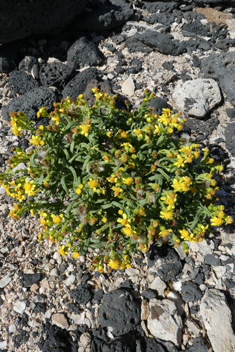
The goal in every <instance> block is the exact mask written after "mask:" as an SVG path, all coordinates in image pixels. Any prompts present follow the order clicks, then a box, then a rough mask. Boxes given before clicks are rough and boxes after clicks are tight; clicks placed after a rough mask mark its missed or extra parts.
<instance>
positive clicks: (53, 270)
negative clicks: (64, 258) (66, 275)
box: [50, 268, 58, 276]
mask: <svg viewBox="0 0 235 352" xmlns="http://www.w3.org/2000/svg"><path fill="white" fill-rule="evenodd" d="M50 275H51V276H58V269H57V268H53V269H52V270H51V271H50Z"/></svg>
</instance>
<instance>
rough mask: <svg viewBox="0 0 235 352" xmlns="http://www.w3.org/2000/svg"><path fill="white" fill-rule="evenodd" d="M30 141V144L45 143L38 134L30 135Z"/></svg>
mask: <svg viewBox="0 0 235 352" xmlns="http://www.w3.org/2000/svg"><path fill="white" fill-rule="evenodd" d="M30 143H32V144H34V145H36V146H38V145H39V144H40V145H44V144H45V142H44V141H42V138H41V137H39V136H32V139H31V140H30Z"/></svg>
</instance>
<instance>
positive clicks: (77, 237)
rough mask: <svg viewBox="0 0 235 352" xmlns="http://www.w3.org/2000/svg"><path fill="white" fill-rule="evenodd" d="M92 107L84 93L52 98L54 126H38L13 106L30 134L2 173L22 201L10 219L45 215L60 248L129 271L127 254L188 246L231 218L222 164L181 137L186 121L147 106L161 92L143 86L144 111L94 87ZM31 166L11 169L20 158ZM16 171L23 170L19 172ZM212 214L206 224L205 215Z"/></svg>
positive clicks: (16, 129)
mask: <svg viewBox="0 0 235 352" xmlns="http://www.w3.org/2000/svg"><path fill="white" fill-rule="evenodd" d="M93 92H94V95H95V98H96V102H95V105H93V106H92V107H89V106H88V103H87V102H86V100H85V99H84V97H83V95H82V94H81V95H79V97H78V99H77V100H72V101H71V100H70V99H69V98H66V99H65V100H63V99H62V100H61V102H60V103H54V107H55V110H54V112H51V113H50V114H48V113H47V111H46V108H45V107H43V108H41V109H40V110H39V112H38V113H37V116H38V117H39V118H40V117H49V118H50V119H51V120H50V124H49V125H48V126H46V127H45V126H43V125H40V126H39V128H36V127H34V125H33V123H32V122H30V121H29V120H28V119H27V117H26V115H25V114H24V113H23V112H20V113H11V114H10V116H11V125H12V130H13V133H14V134H15V135H17V136H21V129H28V130H30V131H31V134H32V139H31V140H30V142H31V143H32V148H31V150H30V151H28V153H27V152H26V151H24V150H21V149H20V148H18V147H17V148H14V155H13V156H12V157H11V159H10V160H9V161H8V163H9V164H10V168H9V169H8V170H6V171H5V173H2V174H0V180H1V181H0V182H1V184H2V185H3V187H5V190H6V192H7V194H8V195H10V196H11V197H13V198H16V199H17V200H18V202H17V203H15V204H14V205H13V209H12V210H11V211H10V216H11V217H13V218H14V219H18V218H19V217H20V216H21V215H22V213H23V212H25V211H27V210H30V212H31V214H32V215H38V216H40V222H41V225H42V229H43V232H42V233H41V234H40V235H39V240H41V239H42V238H43V239H45V238H47V239H50V240H51V241H53V242H57V241H62V245H61V246H60V248H59V252H60V254H61V255H64V254H67V253H68V251H69V250H70V251H71V252H72V253H73V257H74V258H77V257H78V256H79V255H84V254H85V253H86V252H87V250H88V249H89V248H91V249H92V250H93V252H96V254H97V255H94V259H93V263H92V266H91V269H92V270H94V269H95V268H97V269H98V270H99V271H100V272H103V271H104V270H108V271H110V270H111V269H124V268H125V267H129V266H130V264H131V256H132V254H133V253H138V252H139V251H142V252H146V251H148V248H149V246H150V245H151V244H153V243H157V244H158V245H161V244H162V243H164V242H166V241H168V242H169V243H170V244H171V245H173V246H179V245H180V244H181V243H182V245H183V248H184V249H185V250H187V244H186V243H185V241H192V242H194V241H201V240H202V239H203V237H204V235H205V231H206V230H208V231H212V226H219V225H221V224H223V223H224V222H225V223H226V224H227V223H231V222H232V218H231V217H229V216H226V215H225V213H224V212H223V210H224V206H223V205H215V203H216V202H217V200H218V198H216V190H218V187H217V186H216V184H217V183H216V180H215V179H213V173H218V172H220V171H222V170H223V166H222V165H216V164H215V163H214V160H213V159H212V158H210V157H209V150H208V149H207V148H204V149H200V146H199V144H195V143H192V144H190V143H189V142H185V140H183V139H182V138H180V137H179V133H178V132H179V131H180V130H181V129H182V127H183V124H184V122H185V120H184V119H182V118H181V117H180V115H179V114H173V113H172V111H170V109H163V112H162V115H161V116H158V115H157V114H155V113H153V112H152V110H153V109H152V108H148V107H147V105H148V104H149V102H150V100H151V99H152V98H153V97H154V96H155V95H154V94H153V93H152V94H150V92H149V91H148V90H146V91H145V98H144V101H143V103H142V104H141V105H140V106H139V108H138V110H135V111H132V112H130V111H129V105H128V102H126V107H127V109H126V110H125V111H124V110H123V111H120V110H119V109H116V107H115V100H116V98H117V96H109V95H108V94H103V93H102V92H100V91H99V89H97V88H94V89H93ZM22 162H23V163H27V168H25V169H22V170H17V171H15V169H14V168H15V167H16V166H17V165H18V164H19V163H22ZM17 173H19V175H20V176H19V177H18V178H17ZM209 220H210V221H209Z"/></svg>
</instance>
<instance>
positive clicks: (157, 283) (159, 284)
mask: <svg viewBox="0 0 235 352" xmlns="http://www.w3.org/2000/svg"><path fill="white" fill-rule="evenodd" d="M150 287H151V289H152V290H156V291H157V292H158V294H159V295H160V296H164V291H165V289H166V284H165V282H164V281H162V280H161V279H160V277H159V276H157V277H155V279H154V280H153V282H152V283H151V286H150Z"/></svg>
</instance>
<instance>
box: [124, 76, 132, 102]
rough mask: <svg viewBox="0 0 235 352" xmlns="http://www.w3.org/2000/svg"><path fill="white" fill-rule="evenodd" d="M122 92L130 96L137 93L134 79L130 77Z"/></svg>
mask: <svg viewBox="0 0 235 352" xmlns="http://www.w3.org/2000/svg"><path fill="white" fill-rule="evenodd" d="M122 93H123V94H124V95H127V96H128V97H132V96H133V95H134V93H135V84H134V81H133V79H132V78H131V76H130V77H128V78H127V79H126V80H125V82H124V83H123V85H122Z"/></svg>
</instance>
